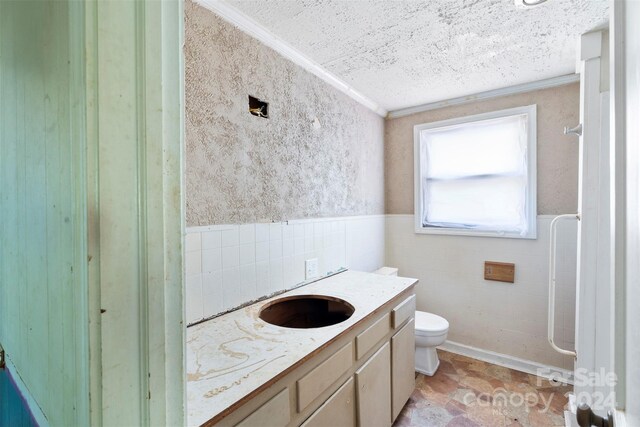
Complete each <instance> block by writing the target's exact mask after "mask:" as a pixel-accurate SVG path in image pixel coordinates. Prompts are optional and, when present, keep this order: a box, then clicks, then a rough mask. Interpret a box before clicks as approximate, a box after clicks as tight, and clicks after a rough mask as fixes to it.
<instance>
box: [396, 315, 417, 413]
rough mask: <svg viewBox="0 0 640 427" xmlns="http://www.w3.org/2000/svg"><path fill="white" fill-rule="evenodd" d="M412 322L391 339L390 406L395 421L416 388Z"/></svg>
mask: <svg viewBox="0 0 640 427" xmlns="http://www.w3.org/2000/svg"><path fill="white" fill-rule="evenodd" d="M413 325H414V320H413V319H411V320H409V322H408V323H407V324H406V325H404V326H403V327H402V329H400V330H399V331H398V333H397V334H395V335H394V336H393V337H391V402H392V404H391V406H392V412H393V418H392V419H391V421H393V420H395V419H396V418H397V417H398V415H399V414H400V411H401V410H402V407H403V406H404V404H405V403H407V400H408V399H409V396H411V393H413V390H414V389H415V386H416V373H415V330H414V326H413Z"/></svg>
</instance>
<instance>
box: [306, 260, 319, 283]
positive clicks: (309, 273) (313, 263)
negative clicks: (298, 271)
mask: <svg viewBox="0 0 640 427" xmlns="http://www.w3.org/2000/svg"><path fill="white" fill-rule="evenodd" d="M314 277H318V258H311V259H308V260H306V261H305V262H304V278H305V280H309V279H313V278H314Z"/></svg>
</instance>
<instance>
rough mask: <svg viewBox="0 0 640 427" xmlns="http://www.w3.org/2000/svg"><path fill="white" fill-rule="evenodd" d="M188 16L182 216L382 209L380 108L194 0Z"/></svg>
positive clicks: (251, 217)
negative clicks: (264, 112) (263, 107)
mask: <svg viewBox="0 0 640 427" xmlns="http://www.w3.org/2000/svg"><path fill="white" fill-rule="evenodd" d="M185 21H186V22H185V73H186V76H185V77H186V87H185V98H186V99H185V100H186V123H185V127H186V129H185V132H186V204H187V212H186V219H187V226H197V225H209V224H220V223H247V222H258V221H265V220H268V221H277V220H287V219H295V218H310V217H325V216H344V215H364V214H379V213H383V211H384V176H383V172H384V141H383V138H384V121H383V119H382V118H380V117H379V116H377V115H376V114H374V113H373V112H371V111H369V110H368V109H366V108H365V107H363V106H361V105H360V104H358V103H356V102H355V101H353V100H352V99H351V98H349V97H347V96H346V95H344V94H342V93H341V92H339V91H337V90H336V89H334V88H332V87H330V86H328V85H327V84H326V83H324V82H323V81H322V80H320V79H318V78H317V77H315V76H314V75H312V74H310V73H308V72H307V71H305V70H303V69H302V68H300V67H298V66H297V65H295V64H293V63H292V62H290V61H288V60H286V59H284V58H283V57H281V56H280V55H279V54H278V53H276V52H275V51H273V50H271V49H270V48H268V47H266V46H264V45H263V44H261V43H260V42H258V41H256V40H255V39H253V38H251V37H249V36H248V35H246V34H245V33H243V32H241V31H240V30H238V29H237V28H235V27H233V26H232V25H230V24H228V23H227V22H225V21H223V20H222V19H220V18H219V17H217V16H216V15H215V14H214V13H213V12H211V11H209V10H207V9H204V8H203V7H201V6H199V5H196V4H195V3H193V2H191V1H187V2H186V3H185ZM247 95H252V96H255V97H257V98H260V99H262V100H265V101H267V102H269V115H270V118H269V119H262V118H258V117H255V116H252V115H250V114H249V113H248V111H247V110H248V99H247ZM316 117H317V119H318V121H319V122H320V124H321V128H320V129H316V128H315V127H314V126H313V120H314V118H316Z"/></svg>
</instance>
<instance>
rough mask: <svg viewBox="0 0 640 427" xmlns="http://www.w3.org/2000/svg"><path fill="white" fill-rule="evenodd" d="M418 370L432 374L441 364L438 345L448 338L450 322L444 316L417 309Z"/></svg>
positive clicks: (425, 373)
mask: <svg viewBox="0 0 640 427" xmlns="http://www.w3.org/2000/svg"><path fill="white" fill-rule="evenodd" d="M415 329H416V372H419V373H421V374H424V375H429V376H432V375H433V374H435V373H436V371H437V370H438V366H440V360H439V359H438V353H437V352H436V346H439V345H441V344H443V343H444V342H445V340H446V339H447V332H449V322H447V320H446V319H445V318H443V317H440V316H438V315H436V314H433V313H427V312H424V311H416V317H415Z"/></svg>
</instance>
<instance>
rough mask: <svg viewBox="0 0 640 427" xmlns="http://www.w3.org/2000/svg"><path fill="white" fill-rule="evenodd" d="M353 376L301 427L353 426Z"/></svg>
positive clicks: (354, 410) (354, 414) (354, 416)
mask: <svg viewBox="0 0 640 427" xmlns="http://www.w3.org/2000/svg"><path fill="white" fill-rule="evenodd" d="M355 397H356V396H355V390H354V384H353V378H349V380H348V381H347V382H346V383H344V384H343V385H342V387H340V388H339V389H338V391H336V392H335V393H333V395H331V397H330V398H329V399H328V400H327V401H326V402H325V403H324V404H323V405H322V406H321V407H319V408H318V409H317V410H316V411H315V412H314V413H313V414H312V415H311V416H310V417H309V418H307V421H305V422H304V423H303V424H302V427H327V426H332V427H355V425H356V405H355Z"/></svg>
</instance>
